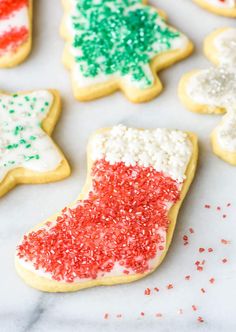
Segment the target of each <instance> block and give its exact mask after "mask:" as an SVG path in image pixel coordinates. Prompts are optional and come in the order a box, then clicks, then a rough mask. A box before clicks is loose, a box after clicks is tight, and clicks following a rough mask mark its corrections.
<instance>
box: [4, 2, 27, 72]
mask: <svg viewBox="0 0 236 332" xmlns="http://www.w3.org/2000/svg"><path fill="white" fill-rule="evenodd" d="M32 1H33V0H0V68H7V67H13V66H16V65H18V64H19V63H21V62H22V61H23V60H24V59H25V58H26V57H27V55H28V54H29V52H30V50H31V40H32V36H31V35H32V4H33V2H32Z"/></svg>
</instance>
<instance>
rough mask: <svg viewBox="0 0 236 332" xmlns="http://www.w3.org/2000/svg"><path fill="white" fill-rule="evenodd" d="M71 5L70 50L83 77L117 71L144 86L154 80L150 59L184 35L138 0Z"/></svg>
mask: <svg viewBox="0 0 236 332" xmlns="http://www.w3.org/2000/svg"><path fill="white" fill-rule="evenodd" d="M72 4H73V10H72V12H71V15H70V19H69V24H70V28H71V32H72V36H73V41H72V45H71V47H72V53H73V56H74V60H75V63H76V70H77V71H79V72H80V76H82V77H84V79H85V80H86V79H91V78H96V79H98V80H99V77H100V76H102V77H104V75H105V76H108V78H109V76H111V75H114V74H115V75H116V76H117V75H118V77H121V78H124V79H126V80H128V81H129V82H131V84H133V85H136V86H138V87H139V88H148V87H150V86H151V85H152V84H153V81H154V78H153V75H152V72H151V70H150V67H149V64H150V61H151V60H152V58H154V57H155V56H157V55H158V54H161V53H163V52H167V51H169V50H171V49H172V48H174V49H176V45H178V42H180V40H181V38H182V36H181V35H180V33H179V32H177V31H176V30H174V29H172V28H170V27H168V26H167V24H166V23H165V22H164V20H163V19H162V18H161V17H160V15H159V14H158V12H157V11H156V10H155V9H153V8H152V7H150V6H146V5H143V4H142V1H140V0H72ZM176 41H177V43H176ZM179 45H180V43H179ZM80 79H81V78H80ZM78 80H79V79H78Z"/></svg>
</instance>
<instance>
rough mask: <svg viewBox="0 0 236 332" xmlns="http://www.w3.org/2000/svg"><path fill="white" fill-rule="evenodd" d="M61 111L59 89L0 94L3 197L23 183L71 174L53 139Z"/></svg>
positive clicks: (0, 189) (49, 180) (1, 181)
mask: <svg viewBox="0 0 236 332" xmlns="http://www.w3.org/2000/svg"><path fill="white" fill-rule="evenodd" d="M60 111H61V103H60V96H59V93H58V92H57V91H55V90H38V91H32V92H20V93H15V94H12V95H8V94H5V93H0V133H1V136H0V197H1V196H3V195H4V194H6V193H7V192H8V191H9V190H10V189H12V188H13V187H14V186H15V185H17V184H20V183H47V182H52V181H57V180H60V179H63V178H65V177H67V176H68V175H70V167H69V165H68V163H67V161H66V159H65V157H64V156H63V154H62V152H61V151H60V150H59V148H58V147H57V146H56V145H55V144H54V143H53V141H52V139H51V138H50V135H51V134H52V131H53V129H54V127H55V124H56V122H57V120H58V118H59V115H60Z"/></svg>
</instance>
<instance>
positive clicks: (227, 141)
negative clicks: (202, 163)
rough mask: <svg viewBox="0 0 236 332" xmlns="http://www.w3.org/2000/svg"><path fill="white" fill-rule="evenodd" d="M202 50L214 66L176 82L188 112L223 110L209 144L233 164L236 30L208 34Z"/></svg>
mask: <svg viewBox="0 0 236 332" xmlns="http://www.w3.org/2000/svg"><path fill="white" fill-rule="evenodd" d="M204 51H205V54H206V56H207V57H208V58H209V60H210V61H212V62H213V63H214V64H215V66H214V67H211V68H210V69H205V70H195V71H192V72H190V73H187V74H185V75H184V76H183V77H182V79H181V81H180V84H179V96H180V99H181V100H182V102H183V103H184V104H185V105H186V107H187V108H188V109H189V110H190V111H193V112H198V113H207V114H213V113H214V114H223V113H226V115H225V116H224V117H223V118H222V121H221V123H220V124H219V125H218V126H217V127H216V128H215V129H214V131H213V132H212V135H211V139H212V146H213V150H214V153H215V154H216V155H217V156H219V157H220V158H222V159H223V160H225V161H226V162H228V163H230V164H232V165H236V29H235V28H223V29H218V30H216V31H214V32H213V33H211V34H210V35H209V36H208V37H207V38H206V40H205V43H204Z"/></svg>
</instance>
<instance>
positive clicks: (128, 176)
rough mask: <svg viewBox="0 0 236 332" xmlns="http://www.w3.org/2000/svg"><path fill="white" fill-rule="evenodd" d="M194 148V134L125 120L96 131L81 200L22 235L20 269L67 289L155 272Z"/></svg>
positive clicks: (48, 286)
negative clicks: (145, 127) (137, 125)
mask: <svg viewBox="0 0 236 332" xmlns="http://www.w3.org/2000/svg"><path fill="white" fill-rule="evenodd" d="M197 153H198V152H197V138H196V136H195V135H194V134H191V133H184V132H181V131H177V130H168V129H155V130H139V129H133V128H127V127H125V126H123V125H118V126H115V127H113V128H110V129H102V130H99V131H97V132H96V133H95V134H94V135H93V136H92V138H91V140H90V142H89V145H88V169H89V171H88V177H87V181H86V184H85V186H84V189H83V191H82V193H81V194H80V196H79V199H78V200H77V201H76V202H74V203H73V204H71V205H70V207H66V208H65V209H63V210H62V212H61V213H59V214H57V215H55V216H53V217H51V218H49V219H48V220H46V221H45V222H44V223H42V224H40V225H38V226H37V227H36V228H34V229H33V230H31V231H30V232H29V233H28V234H26V235H25V236H24V237H23V239H22V240H21V241H20V243H19V245H18V247H17V254H16V269H17V272H18V274H19V275H20V276H21V277H22V278H23V280H24V281H25V282H26V283H27V284H28V285H30V286H32V287H35V288H37V289H40V290H43V291H48V292H66V291H76V290H79V289H82V288H87V287H93V286H98V285H112V284H119V283H128V282H132V281H135V280H137V279H140V278H142V277H144V276H146V275H148V274H149V273H151V272H153V271H154V270H155V269H156V268H157V267H158V266H159V264H160V263H161V262H162V260H163V259H164V257H165V255H166V252H167V250H168V248H169V246H170V243H171V239H172V236H173V232H174V228H175V224H176V219H177V215H178V211H179V209H180V206H181V204H182V201H183V199H184V197H185V195H186V193H187V191H188V188H189V186H190V184H191V182H192V180H193V177H194V173H195V168H196V163H197Z"/></svg>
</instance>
